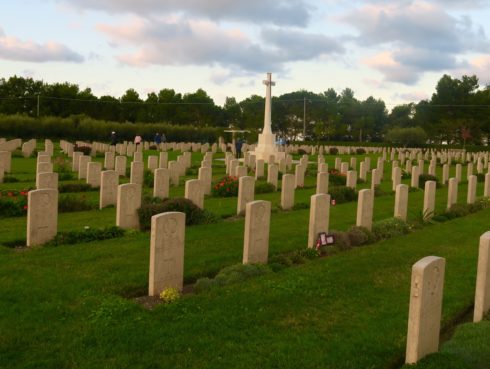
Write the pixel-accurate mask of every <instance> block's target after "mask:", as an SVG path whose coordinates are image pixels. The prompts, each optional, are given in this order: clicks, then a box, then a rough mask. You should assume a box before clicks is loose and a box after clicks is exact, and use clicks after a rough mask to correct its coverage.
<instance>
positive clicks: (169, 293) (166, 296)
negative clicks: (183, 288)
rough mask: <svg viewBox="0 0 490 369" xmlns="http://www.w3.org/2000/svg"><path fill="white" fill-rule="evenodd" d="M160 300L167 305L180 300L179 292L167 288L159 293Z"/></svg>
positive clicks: (175, 289)
mask: <svg viewBox="0 0 490 369" xmlns="http://www.w3.org/2000/svg"><path fill="white" fill-rule="evenodd" d="M160 298H161V299H162V300H163V302H164V303H166V304H169V303H171V302H174V301H177V300H178V299H179V298H180V292H179V290H178V289H177V288H173V287H167V288H165V289H164V290H163V291H162V292H161V293H160Z"/></svg>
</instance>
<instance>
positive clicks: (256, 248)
mask: <svg viewBox="0 0 490 369" xmlns="http://www.w3.org/2000/svg"><path fill="white" fill-rule="evenodd" d="M270 217H271V203H270V202H269V201H263V200H257V201H252V202H249V203H248V204H247V206H246V210H245V235H244V239H243V264H267V259H268V256H269V228H270Z"/></svg>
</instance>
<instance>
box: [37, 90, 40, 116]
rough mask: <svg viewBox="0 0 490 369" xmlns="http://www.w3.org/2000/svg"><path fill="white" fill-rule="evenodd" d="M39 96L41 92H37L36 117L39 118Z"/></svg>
mask: <svg viewBox="0 0 490 369" xmlns="http://www.w3.org/2000/svg"><path fill="white" fill-rule="evenodd" d="M40 96H41V94H37V117H38V118H39V107H40V98H39V97H40Z"/></svg>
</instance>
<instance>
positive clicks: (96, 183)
mask: <svg viewBox="0 0 490 369" xmlns="http://www.w3.org/2000/svg"><path fill="white" fill-rule="evenodd" d="M101 170H102V164H101V163H98V162H94V161H92V162H90V163H88V165H87V184H89V185H90V186H91V187H100V173H101Z"/></svg>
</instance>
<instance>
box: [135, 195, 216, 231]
mask: <svg viewBox="0 0 490 369" xmlns="http://www.w3.org/2000/svg"><path fill="white" fill-rule="evenodd" d="M168 211H179V212H182V213H185V224H186V225H196V224H208V223H214V222H216V221H217V217H216V216H215V215H214V214H212V213H211V212H209V211H207V210H202V209H200V208H199V207H198V206H197V205H196V204H194V203H193V202H192V201H191V200H188V199H184V198H174V199H167V200H163V201H162V202H157V203H152V202H150V203H149V202H144V203H143V204H142V205H141V207H140V208H139V209H138V217H139V221H140V228H141V230H149V229H151V217H152V216H153V215H156V214H160V213H165V212H168Z"/></svg>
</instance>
